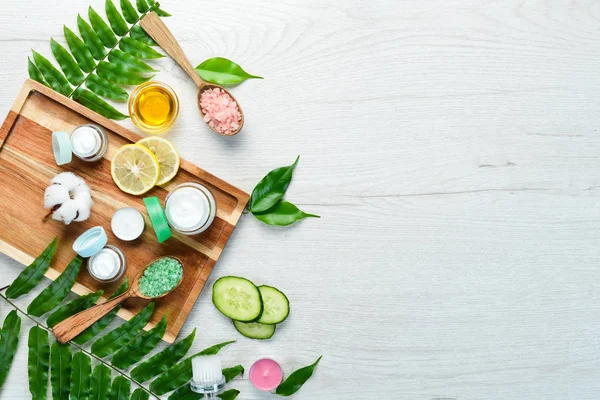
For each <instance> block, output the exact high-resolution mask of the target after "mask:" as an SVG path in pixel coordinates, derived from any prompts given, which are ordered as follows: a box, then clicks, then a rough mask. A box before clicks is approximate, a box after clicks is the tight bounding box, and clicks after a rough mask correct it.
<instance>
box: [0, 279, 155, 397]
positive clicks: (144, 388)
mask: <svg viewBox="0 0 600 400" xmlns="http://www.w3.org/2000/svg"><path fill="white" fill-rule="evenodd" d="M7 288H8V286H4V287H3V288H0V297H2V298H3V299H4V301H6V302H7V303H8V304H10V305H11V306H12V307H13V308H14V309H15V310H17V312H18V313H20V314H22V315H23V316H24V317H26V318H28V319H29V320H31V321H32V322H33V323H34V324H36V325H37V326H39V327H40V328H42V329H44V330H46V331H48V332H50V333H52V330H51V329H50V328H48V327H47V326H45V325H43V324H41V323H40V322H38V321H37V320H36V319H35V318H33V317H32V316H31V315H29V314H27V312H25V311H23V310H22V309H21V308H20V307H19V306H17V305H16V304H15V303H13V302H12V301H11V300H10V299H9V298H8V297H6V295H4V293H3V292H4V290H6V289H7ZM70 344H71V346H73V347H76V348H77V349H78V350H79V351H82V352H83V353H85V354H87V355H88V356H90V357H92V358H94V359H95V360H96V361H98V362H100V363H102V364H104V365H106V366H107V367H108V368H110V369H112V370H113V371H115V372H116V373H118V374H119V375H121V376H123V377H124V378H125V379H128V380H129V381H131V382H132V383H134V384H135V385H137V386H139V387H140V388H141V389H142V390H143V391H145V392H146V393H148V394H149V395H150V396H153V397H154V398H157V399H159V398H160V397H159V396H158V395H157V394H156V393H154V392H152V391H151V390H149V389H147V388H146V387H144V385H142V384H141V383H140V382H138V381H136V380H135V379H133V378H132V377H131V376H129V375H127V374H126V373H124V372H123V371H121V370H120V369H118V368H115V367H113V366H112V365H111V364H110V363H107V362H106V361H104V360H103V359H101V358H100V357H98V356H96V355H95V354H94V353H92V352H90V351H88V350H86V349H85V348H83V347H82V346H80V345H78V344H77V343H74V342H71V343H70Z"/></svg>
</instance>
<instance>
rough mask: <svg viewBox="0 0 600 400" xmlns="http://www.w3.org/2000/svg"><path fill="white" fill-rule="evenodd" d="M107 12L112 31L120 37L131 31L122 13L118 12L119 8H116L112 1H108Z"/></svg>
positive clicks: (106, 4)
mask: <svg viewBox="0 0 600 400" xmlns="http://www.w3.org/2000/svg"><path fill="white" fill-rule="evenodd" d="M105 11H106V17H107V18H108V23H109V24H110V27H111V28H112V30H113V31H114V32H115V33H116V34H117V35H119V36H123V35H125V34H126V33H127V31H129V26H128V25H127V22H125V20H124V19H123V17H122V16H121V13H119V10H117V7H115V3H113V2H112V0H106V3H105Z"/></svg>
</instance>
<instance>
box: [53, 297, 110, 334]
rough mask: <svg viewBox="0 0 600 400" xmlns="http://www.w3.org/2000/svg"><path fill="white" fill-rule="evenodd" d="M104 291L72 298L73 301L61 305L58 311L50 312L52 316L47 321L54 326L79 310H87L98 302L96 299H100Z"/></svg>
mask: <svg viewBox="0 0 600 400" xmlns="http://www.w3.org/2000/svg"><path fill="white" fill-rule="evenodd" d="M103 293H104V291H102V290H99V291H97V292H94V293H90V294H86V295H85V296H80V297H78V298H76V299H75V300H72V301H71V302H69V303H67V304H65V305H63V306H61V307H59V308H58V309H57V310H56V311H54V312H53V313H52V314H50V316H49V317H48V319H47V320H46V323H47V324H48V326H49V327H50V328H52V327H54V325H56V324H58V323H59V322H60V321H63V320H65V319H67V318H69V317H70V316H72V315H75V314H77V313H78V312H81V311H83V310H87V309H88V308H90V307H91V306H93V305H94V304H96V301H98V299H99V298H100V296H102V294H103Z"/></svg>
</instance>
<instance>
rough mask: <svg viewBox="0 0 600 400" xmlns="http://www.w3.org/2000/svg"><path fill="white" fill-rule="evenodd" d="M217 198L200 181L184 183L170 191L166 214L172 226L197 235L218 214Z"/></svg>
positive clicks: (187, 233)
mask: <svg viewBox="0 0 600 400" xmlns="http://www.w3.org/2000/svg"><path fill="white" fill-rule="evenodd" d="M216 210H217V207H216V204H215V198H214V197H213V195H212V193H211V192H210V191H209V190H208V189H207V188H206V187H204V186H202V185H200V184H198V183H191V182H189V183H182V184H181V185H177V186H175V187H174V188H173V190H171V191H170V192H169V194H168V195H167V198H166V200H165V215H166V217H167V221H168V222H169V225H170V226H171V228H173V229H174V230H175V231H177V232H179V233H182V234H184V235H197V234H199V233H201V232H204V231H205V230H207V229H208V227H209V226H210V225H211V224H212V222H213V221H214V219H215V214H216Z"/></svg>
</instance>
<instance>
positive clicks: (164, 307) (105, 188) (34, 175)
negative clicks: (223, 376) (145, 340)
mask: <svg viewBox="0 0 600 400" xmlns="http://www.w3.org/2000/svg"><path fill="white" fill-rule="evenodd" d="M86 123H93V124H97V125H100V126H102V127H103V128H104V130H105V131H106V133H107V134H108V137H109V147H108V151H107V152H106V154H105V155H104V158H103V159H102V160H100V161H98V162H95V163H87V162H84V161H81V160H79V159H77V158H76V157H73V161H72V162H71V163H70V164H67V165H63V166H57V165H56V162H55V161H54V157H53V153H52V131H65V132H71V131H72V130H73V129H74V128H75V127H77V126H79V125H81V124H86ZM139 139H140V137H139V136H138V135H137V134H135V133H133V132H131V131H129V130H127V129H125V128H123V127H122V126H120V125H118V124H117V123H115V122H113V121H110V120H109V119H107V118H104V117H102V116H100V115H98V114H96V113H95V112H93V111H90V110H89V109H87V108H85V107H84V106H82V105H80V104H78V103H76V102H75V101H73V100H71V99H69V98H67V97H65V96H62V95H61V94H59V93H57V92H55V91H53V90H51V89H49V88H47V87H46V86H44V85H42V84H40V83H38V82H35V81H32V80H27V81H26V82H25V84H24V85H23V88H22V89H21V92H20V93H19V96H18V97H17V99H16V101H15V103H14V105H13V107H12V109H11V110H10V112H9V113H8V116H7V117H6V120H5V121H4V123H3V124H2V127H1V128H0V212H1V213H2V218H0V251H1V252H3V253H5V254H7V255H8V256H10V257H11V258H13V259H15V260H17V261H19V262H21V263H23V264H25V265H28V264H30V263H31V262H32V261H33V260H34V258H35V257H37V256H38V255H39V254H40V253H41V252H42V251H43V250H44V248H45V247H46V246H47V245H48V244H49V243H50V242H51V241H52V239H53V238H54V237H58V238H59V241H58V248H57V252H56V256H55V257H54V260H53V261H52V264H51V266H50V269H49V270H48V272H47V273H46V276H47V277H48V278H50V279H52V280H54V279H56V277H57V276H58V275H59V274H60V272H62V271H63V270H64V269H65V268H66V266H67V264H68V263H69V261H70V260H71V259H73V257H75V255H76V254H75V252H74V251H73V250H72V244H73V242H74V240H75V239H76V238H77V237H78V236H79V235H80V234H81V233H83V232H84V231H85V230H87V229H89V228H91V227H93V226H98V225H100V226H103V227H104V229H105V230H106V233H107V234H108V237H109V244H113V245H116V246H117V247H119V248H120V249H121V250H123V252H124V253H125V255H126V257H127V264H128V265H127V271H126V276H127V277H128V278H129V279H130V281H131V279H133V278H134V277H135V276H136V275H137V273H138V272H139V270H140V269H141V268H143V267H144V266H145V265H146V264H147V263H149V262H150V261H152V260H153V259H155V258H157V257H160V256H164V255H173V256H176V257H178V258H180V259H181V260H182V261H183V263H184V277H183V281H182V283H181V285H180V286H179V287H178V288H177V289H176V290H175V291H174V292H173V293H171V294H169V295H168V296H166V297H164V298H162V299H159V300H157V302H156V306H155V311H154V314H153V316H152V319H151V320H150V323H149V324H148V325H147V326H146V329H150V328H152V327H153V326H154V325H155V324H156V323H158V321H160V319H161V318H162V316H163V315H164V314H165V313H166V314H167V318H168V326H167V332H166V334H165V336H164V340H165V341H167V342H169V343H172V342H173V341H174V340H175V339H176V337H177V335H178V333H179V331H180V330H181V328H182V326H183V323H184V322H185V320H186V318H187V316H188V315H189V313H190V311H191V310H192V307H193V305H194V303H195V301H196V299H197V298H198V296H199V295H200V292H201V291H202V288H203V287H204V284H205V283H206V281H207V279H208V277H209V275H210V273H211V272H212V270H213V268H214V267H215V264H216V262H217V260H218V259H219V256H220V255H221V252H222V251H223V249H224V247H225V245H226V244H227V241H228V240H229V237H230V236H231V234H232V232H233V229H234V228H235V226H236V224H237V223H238V220H239V218H240V216H241V214H242V212H243V210H244V208H245V207H246V204H247V202H248V198H249V196H248V194H247V193H244V192H243V191H241V190H239V189H237V188H235V187H234V186H232V185H230V184H228V183H227V182H224V181H222V180H221V179H219V178H217V177H215V176H213V175H211V174H210V173H208V172H206V171H204V170H203V169H201V168H199V167H197V166H195V165H193V164H191V163H189V162H187V161H185V160H181V167H180V170H179V173H178V174H177V176H176V177H175V179H174V180H173V181H171V182H169V183H167V184H166V185H163V186H162V187H155V188H154V189H152V190H151V191H149V192H148V193H146V194H144V195H143V196H141V197H138V196H131V195H128V194H126V193H123V192H122V191H120V190H119V188H117V186H116V185H115V184H114V183H113V181H112V178H111V176H110V160H111V158H112V155H113V154H114V153H115V152H116V150H117V149H118V148H119V147H121V146H122V145H124V144H128V143H132V142H136V141H137V140H139ZM64 171H71V172H74V173H75V174H77V175H79V176H81V177H82V178H83V179H85V181H86V182H87V183H88V185H89V186H90V187H91V188H92V198H93V200H94V205H93V206H92V213H91V216H90V218H89V219H88V220H87V221H85V222H73V223H71V225H68V226H66V225H63V223H62V222H59V221H54V220H51V219H50V220H48V221H46V222H43V218H44V215H45V214H46V213H47V210H45V209H44V208H43V202H44V199H43V197H44V190H45V189H46V187H47V186H48V185H49V183H50V180H51V179H52V178H53V177H54V176H55V175H56V174H58V173H60V172H64ZM183 182H197V183H200V184H202V185H204V186H206V187H207V188H208V189H209V190H210V191H211V192H212V194H213V196H214V197H215V201H216V204H217V215H216V218H215V221H214V222H213V224H212V225H211V227H210V228H209V229H208V230H207V231H205V232H203V233H201V234H199V235H196V236H184V235H180V234H178V233H176V232H173V237H172V238H171V239H169V240H167V241H166V242H165V243H163V244H159V243H158V241H157V239H156V236H155V234H154V231H153V230H152V227H151V225H150V221H149V219H148V217H147V213H146V210H145V207H144V204H143V200H142V197H148V196H158V197H159V198H160V200H161V202H163V204H164V200H165V197H166V195H167V193H168V192H169V190H170V189H172V188H173V187H174V186H175V185H177V184H180V183H183ZM122 207H135V208H137V209H138V210H139V211H140V212H142V215H144V218H145V219H146V229H145V230H144V233H143V234H142V236H141V237H140V238H139V239H137V240H135V241H133V242H124V241H121V240H119V239H117V238H116V237H115V236H114V235H113V234H112V231H111V229H110V221H111V218H112V215H113V214H114V212H115V211H116V210H118V209H119V208H122ZM85 265H86V264H85V262H84V267H83V268H82V270H81V272H80V273H79V276H78V278H77V282H76V283H75V285H74V286H73V291H74V292H75V293H77V294H79V295H84V294H88V293H91V292H94V291H97V290H100V289H102V290H104V293H105V296H104V297H103V298H102V299H101V300H100V301H101V302H103V301H105V300H106V297H107V296H108V295H110V294H111V293H112V292H113V291H114V290H115V289H116V288H117V286H118V285H119V283H120V281H119V282H115V283H112V284H101V283H99V282H97V281H96V280H94V279H93V278H92V277H91V276H90V275H89V274H88V272H87V269H86V268H85ZM146 304H147V302H146V301H143V300H134V299H132V300H129V301H128V302H127V303H126V304H125V306H124V307H123V308H122V309H121V310H120V311H119V314H118V315H120V316H121V317H122V318H124V319H126V320H128V319H130V318H131V317H133V316H134V315H135V314H136V313H137V312H138V311H139V310H141V309H142V308H143V307H144V306H145V305H146Z"/></svg>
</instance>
